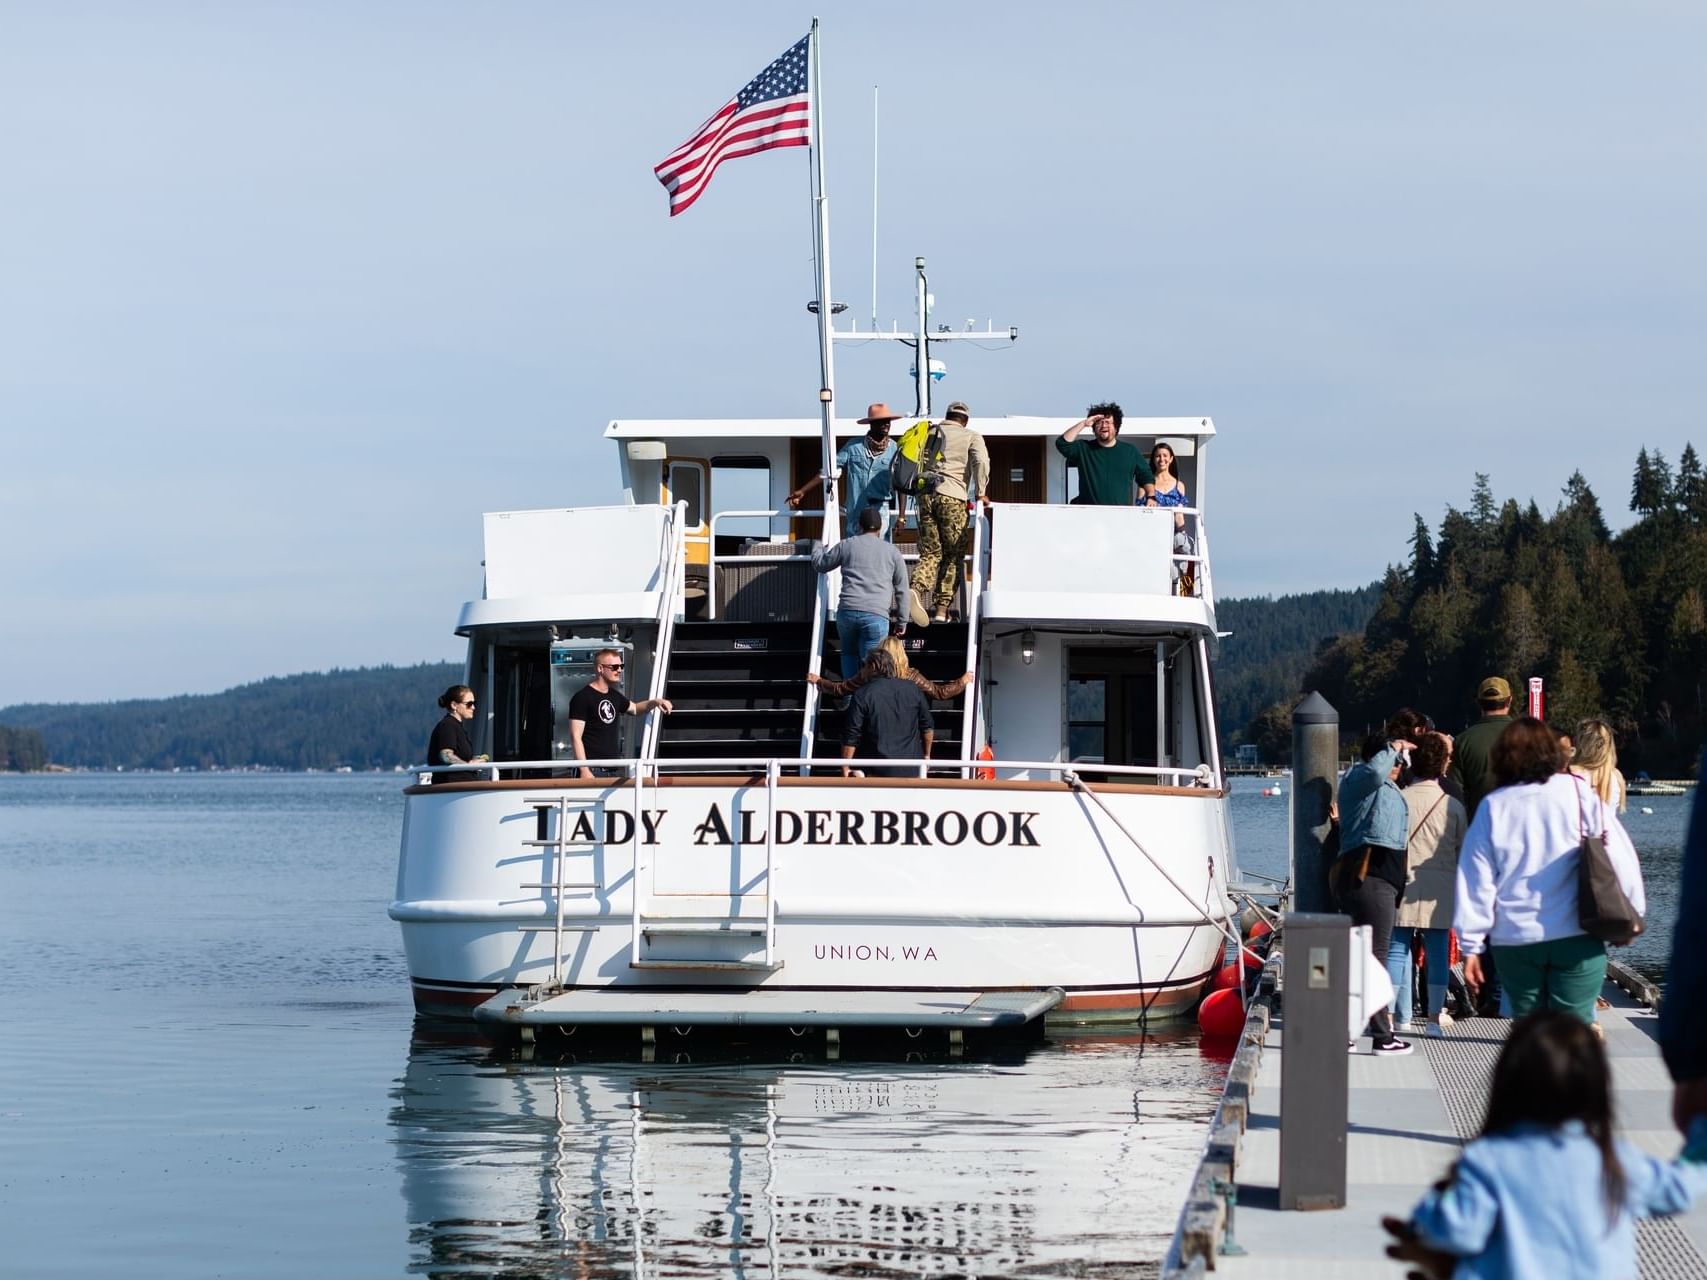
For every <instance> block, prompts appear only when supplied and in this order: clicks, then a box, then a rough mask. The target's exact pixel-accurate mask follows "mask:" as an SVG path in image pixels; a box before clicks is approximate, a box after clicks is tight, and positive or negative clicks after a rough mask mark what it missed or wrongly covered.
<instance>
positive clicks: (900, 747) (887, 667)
mask: <svg viewBox="0 0 1707 1280" xmlns="http://www.w3.org/2000/svg"><path fill="white" fill-rule="evenodd" d="M868 665H869V666H870V668H871V671H872V679H871V680H869V681H868V682H867V683H865V684H863V685H861V686H860V687H859V688H858V689H856V690H855V691H854V695H853V701H852V702H850V703H849V704H848V720H847V728H846V730H845V731H844V732H843V734H842V759H844V760H850V759H852V758H853V757H854V755H855V754H858V755H860V756H862V757H864V758H866V759H876V760H928V759H930V754H931V743H932V741H933V740H934V739H935V738H936V730H935V728H934V726H933V723H932V721H931V704H930V703H929V702H928V701H926V699H925V695H924V692H923V691H922V690H921V689H920V688H919V686H918V685H916V684H914V683H913V682H912V681H911V680H902V679H899V678H897V677H896V675H895V664H894V662H892V661H891V660H890V658H889V655H888V654H887V653H885V652H884V651H883V650H881V649H878V650H876V651H875V652H874V653H873V654H872V655H871V660H870V662H869V664H868ZM865 772H866V775H867V776H868V777H873V778H916V777H918V776H919V771H918V769H917V768H916V767H915V768H909V767H907V766H905V765H899V766H896V767H894V768H883V767H880V766H871V765H868V766H867V767H866V770H865ZM849 773H850V766H848V765H846V764H844V765H843V766H842V777H844V778H846V777H848V776H849Z"/></svg>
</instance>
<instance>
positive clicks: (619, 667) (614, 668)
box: [600, 662, 622, 671]
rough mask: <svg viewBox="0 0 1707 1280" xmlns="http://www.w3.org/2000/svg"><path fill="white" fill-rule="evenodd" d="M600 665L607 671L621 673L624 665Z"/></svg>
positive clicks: (615, 663) (614, 663)
mask: <svg viewBox="0 0 1707 1280" xmlns="http://www.w3.org/2000/svg"><path fill="white" fill-rule="evenodd" d="M600 665H601V666H603V667H604V669H605V670H606V671H621V670H622V663H620V662H606V663H601V664H600Z"/></svg>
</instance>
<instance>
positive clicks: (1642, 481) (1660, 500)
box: [1630, 447, 1666, 516]
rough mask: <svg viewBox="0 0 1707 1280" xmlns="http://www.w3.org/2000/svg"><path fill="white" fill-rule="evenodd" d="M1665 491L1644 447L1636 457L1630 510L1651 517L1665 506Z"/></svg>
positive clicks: (1631, 482)
mask: <svg viewBox="0 0 1707 1280" xmlns="http://www.w3.org/2000/svg"><path fill="white" fill-rule="evenodd" d="M1665 497H1666V495H1665V491H1664V490H1663V489H1661V488H1660V478H1659V472H1658V471H1656V470H1655V468H1654V461H1653V459H1652V458H1650V457H1649V456H1648V451H1647V449H1646V448H1645V447H1644V448H1643V449H1642V451H1641V452H1640V453H1638V454H1637V455H1636V474H1635V476H1634V477H1633V478H1632V479H1631V481H1630V510H1632V511H1635V512H1638V513H1640V514H1641V515H1645V516H1649V515H1652V514H1653V513H1654V512H1656V511H1658V510H1659V509H1660V508H1661V507H1662V506H1664V505H1665Z"/></svg>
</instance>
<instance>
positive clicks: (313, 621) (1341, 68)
mask: <svg viewBox="0 0 1707 1280" xmlns="http://www.w3.org/2000/svg"><path fill="white" fill-rule="evenodd" d="M813 12H814V9H813V7H812V6H805V5H800V4H795V3H783V2H776V3H743V4H740V5H721V6H712V5H699V4H686V3H683V4H654V5H646V6H640V5H632V6H617V5H602V6H595V5H591V4H567V3H563V2H562V0H537V2H536V0H491V2H489V3H483V4H468V3H466V0H443V2H441V0H408V2H407V3H402V2H399V3H388V2H386V0H364V2H363V3H358V4H350V3H347V2H333V0H298V2H294V3H286V2H285V0H277V2H269V3H257V2H249V3H245V2H242V0H208V2H206V3H177V2H175V0H151V3H149V4H146V5H141V4H135V3H130V2H129V0H125V2H115V3H108V4H100V3H85V2H83V0H53V2H52V3H47V2H46V0H38V2H35V3H22V2H20V0H0V29H3V30H4V32H5V37H4V39H3V40H0V519H3V521H4V525H5V528H6V531H7V535H8V536H7V538H6V541H5V549H4V552H3V553H0V706H4V705H7V704H11V703H15V702H26V701H28V702H35V701H46V702H62V701H89V700H108V699H121V698H131V697H154V696H163V695H170V694H176V693H183V692H209V691H214V690H218V689H222V688H226V687H229V686H231V685H233V684H237V683H241V682H244V681H248V680H253V679H259V678H264V677H266V676H270V675H279V674H286V673H290V672H297V671H312V670H324V669H327V668H330V667H333V666H344V667H351V666H363V665H371V664H376V663H384V662H391V663H412V662H418V661H427V660H438V659H451V658H458V657H460V656H461V654H462V642H461V641H459V640H458V639H457V638H456V637H455V636H454V634H453V627H454V625H455V619H456V615H457V611H458V609H459V607H460V605H461V603H462V601H464V600H466V599H469V598H472V597H474V596H477V595H478V594H479V590H480V570H479V560H480V528H481V526H480V513H481V512H483V511H493V510H518V509H525V508H533V507H554V506H573V505H578V504H595V503H606V502H610V501H612V500H614V499H615V498H616V497H617V496H618V494H619V490H618V488H617V471H616V462H617V460H616V452H615V449H614V447H613V446H611V445H609V444H607V443H605V442H604V441H602V440H601V439H600V433H601V431H602V430H603V428H604V426H605V424H606V423H607V422H608V421H609V420H611V419H612V418H619V417H623V418H644V417H666V418H679V417H742V416H751V417H811V416H815V414H816V412H817V405H816V392H817V385H818V370H817V346H816V341H817V340H816V332H815V329H814V327H813V326H814V322H813V320H812V318H811V317H810V316H809V315H807V313H806V311H805V308H804V305H803V304H804V302H805V301H806V300H807V299H808V298H810V297H811V296H812V262H811V252H812V230H811V221H810V208H809V203H808V194H809V192H808V170H807V164H808V161H807V152H806V150H805V149H795V150H781V151H773V152H770V153H767V154H764V155H759V156H755V157H752V158H748V159H740V160H734V161H730V162H728V163H726V164H725V165H724V166H723V168H722V169H721V170H720V171H719V172H718V174H717V176H716V177H715V178H714V179H713V180H712V182H711V185H710V187H709V189H708V190H707V192H706V194H705V195H704V197H703V198H701V200H700V201H699V202H698V203H697V204H696V205H695V206H693V207H692V208H691V209H689V210H688V211H687V212H686V213H684V214H682V215H681V216H680V217H677V218H674V219H672V218H670V217H668V213H667V210H668V204H667V199H666V197H665V194H664V191H663V189H662V188H661V187H660V186H659V185H658V184H657V182H656V180H655V179H654V178H653V175H652V172H651V169H652V165H653V164H655V163H656V162H657V161H659V160H660V159H662V158H663V157H664V155H666V154H667V153H668V152H669V151H670V150H671V149H672V148H674V147H675V146H676V145H677V144H678V143H680V142H681V141H683V140H684V139H685V138H686V137H688V136H689V135H690V134H691V133H692V132H693V131H694V129H695V128H697V126H698V125H699V124H700V122H701V121H702V120H704V119H705V117H707V116H708V115H710V114H711V112H712V111H713V110H715V109H716V108H717V107H718V106H719V105H720V104H721V103H723V102H724V101H725V100H727V99H728V98H729V97H731V96H732V95H733V94H734V93H735V91H736V90H737V89H739V88H740V87H741V85H743V84H744V83H745V82H746V81H747V80H748V79H750V78H751V77H752V76H753V75H755V74H757V73H758V71H759V70H760V69H761V68H762V67H764V66H765V65H766V64H767V63H768V62H770V61H771V60H772V59H773V58H775V57H776V56H778V55H779V54H781V53H782V52H783V50H785V49H786V48H787V47H788V46H789V45H790V44H792V43H793V42H794V41H795V40H797V39H799V38H800V36H802V35H803V34H805V32H806V30H807V28H808V26H809V24H810V20H811V18H812V16H813ZM819 16H820V17H821V18H822V20H823V32H824V46H823V66H824V73H825V88H824V94H823V103H824V112H825V129H826V139H827V147H826V152H825V155H826V162H827V169H828V186H829V193H830V197H831V231H832V253H831V263H832V268H833V273H834V275H833V281H832V284H833V289H832V293H833V294H834V296H836V297H837V298H842V299H845V300H847V301H848V302H849V303H850V304H851V305H852V309H853V312H854V314H857V315H860V316H862V317H868V316H869V313H870V309H871V279H872V267H873V260H872V236H873V212H872V186H873V139H872V132H873V119H872V117H873V111H872V99H873V90H874V88H875V89H876V91H877V99H878V113H877V114H878V141H877V166H876V182H877V190H878V196H879V200H878V212H877V215H876V232H877V240H878V255H877V263H876V266H877V271H878V276H879V297H878V315H879V318H880V320H881V321H882V322H883V323H884V324H888V323H889V322H890V321H891V320H900V321H901V322H902V323H903V324H904V325H905V324H906V323H908V322H910V320H911V306H912V287H913V286H912V262H913V258H914V257H915V256H919V255H922V256H924V257H925V258H926V259H927V260H928V264H929V270H930V276H931V282H932V290H933V292H934V294H935V297H936V301H937V317H936V318H937V319H938V320H944V319H948V318H952V322H953V323H954V324H955V325H956V327H958V326H959V325H960V324H961V323H963V322H964V320H965V319H966V318H968V317H973V318H976V319H977V320H978V322H979V323H980V324H982V323H983V322H984V321H985V320H993V321H994V322H995V324H996V325H997V327H998V328H1005V327H1006V326H1007V325H1010V324H1012V325H1017V326H1018V327H1019V330H1020V340H1019V342H1018V343H1016V344H1014V345H1012V346H1011V347H1006V348H1004V349H1002V350H993V351H984V350H977V349H972V348H971V347H970V346H969V344H955V345H954V346H952V347H950V348H948V349H947V350H946V351H942V352H940V353H939V354H941V355H942V356H943V357H944V358H945V359H947V361H948V362H949V374H948V377H947V379H946V380H945V382H944V383H943V385H942V388H941V391H940V393H939V394H940V395H941V396H943V397H945V398H958V399H964V400H967V401H968V402H970V403H971V404H972V405H973V407H974V411H975V413H984V414H991V415H995V414H1005V413H1012V414H1047V415H1076V414H1078V413H1080V412H1081V411H1082V410H1083V408H1084V407H1085V406H1086V405H1087V404H1089V403H1091V402H1092V401H1095V400H1102V399H1105V398H1114V399H1118V400H1119V401H1120V402H1121V403H1122V405H1123V406H1124V407H1125V409H1126V412H1127V413H1128V415H1132V416H1145V415H1173V414H1191V415H1207V416H1210V417H1212V418H1213V419H1214V421H1215V423H1216V427H1217V430H1218V432H1219V434H1218V436H1217V439H1216V441H1215V444H1214V447H1213V453H1212V455H1211V458H1212V462H1211V465H1212V466H1213V468H1214V476H1213V499H1212V507H1211V509H1210V510H1209V511H1208V512H1207V514H1206V517H1205V519H1206V522H1207V525H1208V527H1209V528H1210V529H1211V530H1212V531H1213V538H1214V549H1215V555H1216V564H1215V582H1216V587H1217V590H1218V592H1219V593H1220V594H1222V595H1224V596H1231V595H1251V594H1263V593H1272V594H1279V593H1284V592H1289V591H1300V590H1312V589H1315V588H1319V587H1351V586H1358V585H1361V584H1363V583H1366V582H1369V581H1371V580H1373V579H1375V578H1376V577H1377V576H1379V575H1380V574H1381V572H1382V571H1383V569H1384V567H1385V566H1386V565H1387V564H1389V563H1390V562H1396V561H1400V560H1402V559H1403V558H1404V556H1405V553H1406V546H1405V543H1406V539H1407V538H1408V536H1409V534H1410V531H1411V527H1412V517H1413V513H1420V514H1421V515H1422V516H1423V517H1424V518H1425V519H1427V520H1428V521H1429V522H1430V524H1431V525H1438V522H1439V520H1440V517H1441V515H1442V514H1443V513H1444V511H1445V509H1446V506H1447V504H1449V503H1451V504H1455V505H1459V506H1463V505H1465V504H1466V503H1467V502H1468V500H1469V495H1470V490H1471V485H1472V482H1473V476H1474V473H1476V472H1478V471H1480V472H1486V473H1487V474H1488V475H1489V476H1490V477H1491V481H1492V485H1493V489H1494V492H1495V495H1496V496H1497V497H1499V498H1501V499H1503V498H1505V497H1507V496H1516V497H1517V498H1518V499H1519V500H1520V501H1527V500H1528V499H1529V498H1530V497H1532V496H1533V497H1534V498H1536V500H1537V501H1539V502H1540V504H1541V506H1542V507H1543V509H1545V510H1551V509H1552V507H1553V505H1554V504H1555V502H1556V500H1557V498H1558V494H1559V490H1560V488H1561V486H1562V485H1563V484H1564V482H1565V480H1566V478H1567V477H1568V476H1569V475H1570V473H1571V472H1572V471H1573V470H1577V469H1581V470H1582V471H1583V473H1584V474H1585V475H1586V476H1587V477H1588V479H1589V481H1590V483H1591V485H1592V486H1593V487H1594V489H1595V491H1596V493H1597V494H1598V495H1599V497H1600V499H1601V503H1602V506H1603V507H1604V509H1605V510H1606V513H1607V516H1608V518H1609V519H1610V520H1611V521H1612V523H1613V524H1614V526H1615V527H1617V526H1619V525H1622V524H1625V523H1628V521H1629V520H1630V519H1631V516H1630V513H1629V512H1628V510H1627V506H1628V497H1629V489H1630V476H1631V471H1632V468H1633V465H1634V460H1635V455H1636V452H1637V450H1638V448H1640V447H1643V446H1647V447H1649V448H1651V449H1654V448H1657V449H1659V450H1660V451H1661V452H1662V453H1663V454H1664V455H1665V457H1666V458H1667V459H1669V460H1671V461H1674V462H1675V460H1676V457H1677V455H1678V453H1679V452H1680V451H1681V449H1682V448H1683V446H1684V444H1685V443H1686V442H1689V441H1691V440H1693V441H1694V442H1695V443H1696V444H1697V446H1698V447H1699V448H1702V449H1707V423H1704V422H1703V421H1702V416H1701V410H1702V406H1703V404H1704V403H1707V395H1704V393H1707V359H1704V358H1703V354H1702V353H1703V351H1704V350H1707V343H1704V341H1703V339H1704V338H1707V248H1704V241H1707V237H1704V236H1703V234H1702V228H1703V227H1707V164H1704V163H1703V158H1704V156H1707V77H1703V76H1702V75H1701V74H1700V68H1701V61H1702V57H1703V53H1704V51H1707V7H1703V6H1700V5H1698V4H1694V3H1676V4H1659V3H1639V2H1638V3H1627V4H1620V5H1605V4H1581V3H1559V2H1558V0H1551V2H1549V3H1507V4H1501V5H1484V4H1471V3H1458V2H1451V0H1448V2H1446V3H1437V4H1429V5H1407V6H1397V5H1382V6H1375V5H1368V4H1361V3H1360V4H1310V5H1293V6H1276V5H1272V4H1258V3H1222V4H1196V5H1160V4H1132V3H1080V4H1074V5H1071V6H1052V7H1045V6H1040V5H1036V4H1029V3H1010V2H1009V0H983V2H981V3H977V4H972V3H940V4H933V5H924V6H921V5H916V4H897V3H887V2H886V0H865V2H863V3H860V4H857V5H855V4H841V5H823V6H821V7H820V11H819ZM836 359H837V385H838V392H839V397H840V399H841V401H842V402H843V403H844V404H853V403H855V402H858V403H861V404H863V403H864V402H865V401H868V400H880V399H881V400H889V401H892V402H900V403H902V404H910V403H911V398H910V395H909V391H910V382H909V380H908V376H907V366H908V363H909V360H908V353H906V352H905V350H904V349H901V348H898V347H896V346H895V345H893V344H872V345H871V346H868V347H849V346H846V345H842V346H839V347H838V350H837V356H836Z"/></svg>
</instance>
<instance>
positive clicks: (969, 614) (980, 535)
mask: <svg viewBox="0 0 1707 1280" xmlns="http://www.w3.org/2000/svg"><path fill="white" fill-rule="evenodd" d="M986 523H987V518H986V517H985V515H984V513H983V512H982V511H981V510H978V509H977V508H974V509H973V512H972V552H971V555H970V557H969V559H970V560H971V561H972V577H971V579H970V580H969V581H967V583H966V669H967V670H968V671H970V672H971V673H972V687H971V688H970V689H968V690H966V698H965V700H964V701H963V702H962V703H961V704H960V758H961V759H962V760H963V761H970V760H972V759H973V758H974V757H975V756H976V755H977V754H978V753H977V751H976V750H975V749H974V747H973V745H972V742H973V738H974V737H975V736H976V735H975V733H974V732H973V731H974V730H975V729H976V728H977V725H978V719H977V716H976V715H975V714H974V711H975V709H976V707H977V704H978V605H979V602H980V600H981V599H982V598H983V595H984V554H983V553H984V526H985V524H986ZM960 776H961V777H963V778H964V777H967V776H969V771H968V770H967V769H964V768H963V769H961V771H960Z"/></svg>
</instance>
